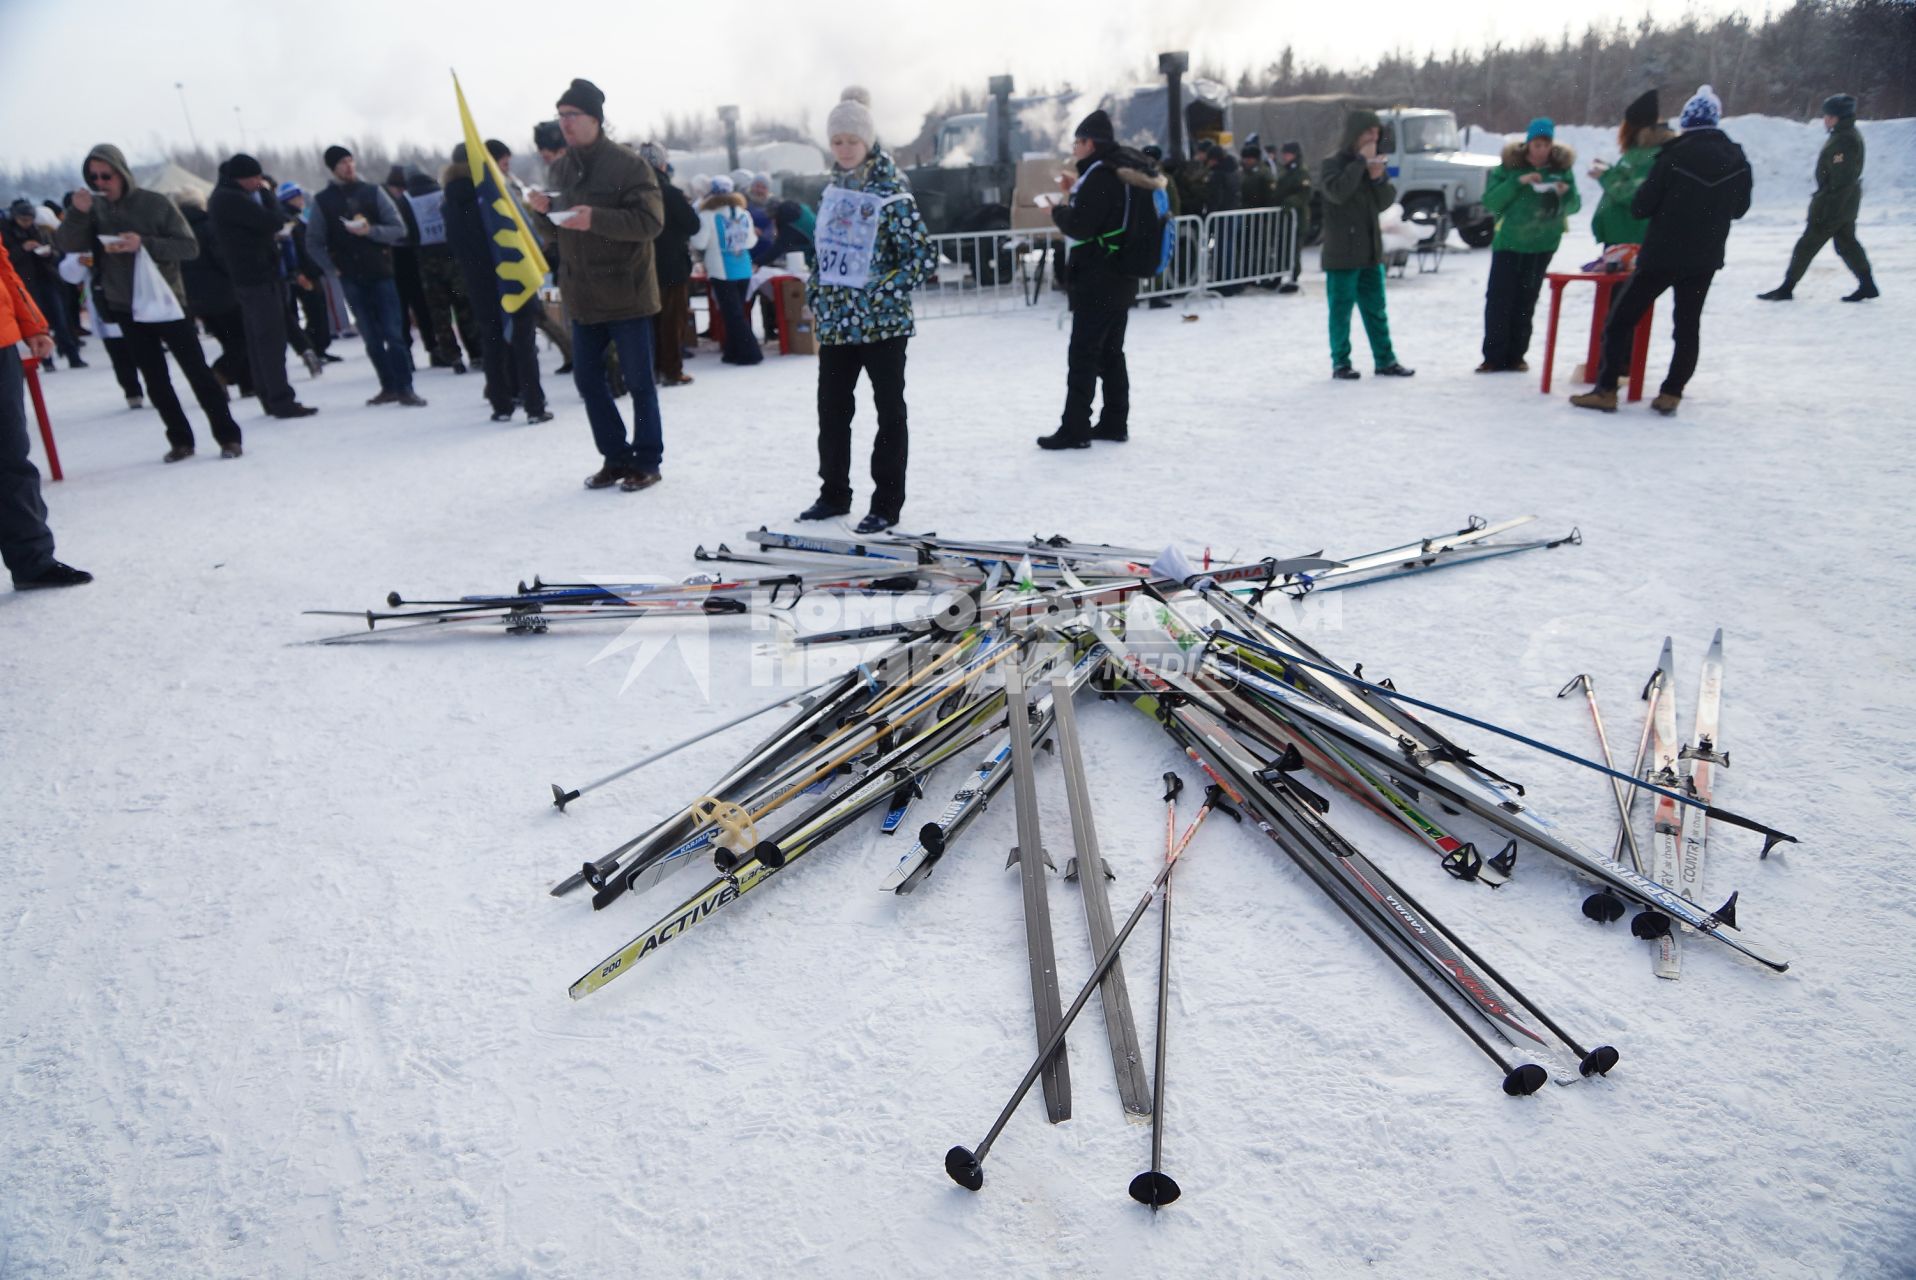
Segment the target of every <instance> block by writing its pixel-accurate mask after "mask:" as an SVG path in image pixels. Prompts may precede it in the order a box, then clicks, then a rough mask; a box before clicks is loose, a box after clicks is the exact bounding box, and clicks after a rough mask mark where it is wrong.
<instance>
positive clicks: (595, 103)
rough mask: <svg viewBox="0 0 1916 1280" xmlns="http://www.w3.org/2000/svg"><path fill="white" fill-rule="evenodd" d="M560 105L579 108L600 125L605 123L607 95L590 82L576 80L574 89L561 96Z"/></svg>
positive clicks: (573, 85)
mask: <svg viewBox="0 0 1916 1280" xmlns="http://www.w3.org/2000/svg"><path fill="white" fill-rule="evenodd" d="M558 105H560V106H562V107H577V108H578V109H579V110H581V111H583V112H585V113H586V114H587V115H589V116H591V117H592V118H593V119H594V120H597V121H598V122H599V123H600V124H604V123H605V94H603V93H601V92H600V91H599V86H598V85H596V84H593V83H592V82H591V81H590V80H574V81H573V82H572V87H571V88H569V89H567V90H566V91H565V92H564V93H562V94H560V95H559V103H558Z"/></svg>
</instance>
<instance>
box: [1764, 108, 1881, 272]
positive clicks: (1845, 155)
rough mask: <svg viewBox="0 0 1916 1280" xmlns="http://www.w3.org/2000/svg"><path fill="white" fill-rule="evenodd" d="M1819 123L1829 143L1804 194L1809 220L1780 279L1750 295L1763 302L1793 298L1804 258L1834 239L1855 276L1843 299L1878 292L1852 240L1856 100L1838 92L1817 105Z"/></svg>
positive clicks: (1858, 199)
mask: <svg viewBox="0 0 1916 1280" xmlns="http://www.w3.org/2000/svg"><path fill="white" fill-rule="evenodd" d="M1823 127H1824V128H1826V129H1828V130H1829V134H1830V136H1829V141H1828V142H1825V143H1824V144H1823V153H1822V154H1821V155H1819V156H1817V157H1816V194H1815V195H1813V196H1811V197H1810V224H1809V226H1808V227H1807V228H1806V229H1805V230H1804V232H1803V238H1802V239H1801V240H1798V241H1797V242H1796V252H1794V253H1792V254H1791V255H1790V269H1789V273H1788V274H1787V275H1785V276H1784V277H1783V283H1782V284H1781V285H1779V286H1777V287H1776V288H1774V289H1772V290H1770V291H1769V292H1768V293H1759V294H1757V295H1756V296H1757V297H1759V298H1761V299H1763V301H1765V302H1788V301H1789V300H1790V299H1791V298H1792V297H1794V296H1795V292H1796V282H1797V281H1798V280H1801V279H1802V278H1803V273H1804V272H1805V271H1808V270H1809V269H1810V261H1811V259H1813V258H1815V257H1816V255H1817V254H1818V253H1820V252H1822V249H1823V246H1824V245H1826V244H1828V243H1829V242H1830V241H1831V240H1834V241H1836V256H1837V257H1839V258H1841V259H1842V260H1843V265H1844V266H1846V267H1848V268H1849V269H1850V271H1851V272H1852V273H1854V274H1855V276H1856V292H1854V293H1851V294H1848V295H1846V296H1845V297H1844V298H1843V301H1845V302H1868V301H1869V300H1870V299H1871V298H1879V297H1881V296H1882V293H1881V292H1880V291H1879V290H1878V289H1877V288H1876V279H1875V277H1874V276H1872V275H1871V274H1870V269H1869V255H1868V254H1866V253H1864V252H1863V246H1862V244H1861V243H1860V242H1858V240H1857V239H1856V214H1857V211H1858V210H1860V209H1861V208H1862V206H1863V135H1862V134H1860V133H1858V132H1857V131H1856V99H1855V98H1853V97H1851V96H1850V95H1849V94H1847V93H1839V94H1836V95H1834V96H1833V97H1830V98H1828V99H1827V100H1825V101H1824V103H1823Z"/></svg>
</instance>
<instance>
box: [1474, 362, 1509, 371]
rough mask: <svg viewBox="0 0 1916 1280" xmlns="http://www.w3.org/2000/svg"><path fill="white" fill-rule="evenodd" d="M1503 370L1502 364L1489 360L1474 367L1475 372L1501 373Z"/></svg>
mask: <svg viewBox="0 0 1916 1280" xmlns="http://www.w3.org/2000/svg"><path fill="white" fill-rule="evenodd" d="M1503 371H1504V367H1503V366H1502V365H1500V364H1497V363H1495V362H1493V361H1490V360H1486V361H1484V362H1483V363H1482V364H1480V365H1478V366H1477V368H1476V372H1478V373H1502V372H1503Z"/></svg>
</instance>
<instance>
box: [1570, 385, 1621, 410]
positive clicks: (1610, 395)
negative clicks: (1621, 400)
mask: <svg viewBox="0 0 1916 1280" xmlns="http://www.w3.org/2000/svg"><path fill="white" fill-rule="evenodd" d="M1570 403H1571V404H1574V405H1576V406H1577V408H1579V409H1596V410H1598V411H1599V412H1601V413H1615V412H1616V411H1617V389H1616V388H1615V387H1611V388H1610V389H1608V390H1607V391H1606V390H1605V389H1604V388H1602V387H1598V388H1596V389H1595V390H1593V391H1586V392H1584V393H1583V394H1582V395H1580V396H1571V397H1570Z"/></svg>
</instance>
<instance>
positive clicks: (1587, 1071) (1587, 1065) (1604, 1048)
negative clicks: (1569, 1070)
mask: <svg viewBox="0 0 1916 1280" xmlns="http://www.w3.org/2000/svg"><path fill="white" fill-rule="evenodd" d="M1616 1065H1617V1051H1616V1050H1615V1049H1612V1048H1611V1047H1610V1046H1609V1045H1607V1044H1600V1045H1598V1046H1597V1047H1596V1048H1594V1049H1592V1050H1591V1051H1590V1052H1589V1053H1586V1054H1584V1055H1583V1061H1582V1062H1580V1063H1578V1064H1577V1070H1578V1071H1581V1072H1582V1073H1583V1074H1584V1075H1585V1076H1607V1075H1609V1074H1610V1068H1611V1067H1614V1066H1616Z"/></svg>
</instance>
